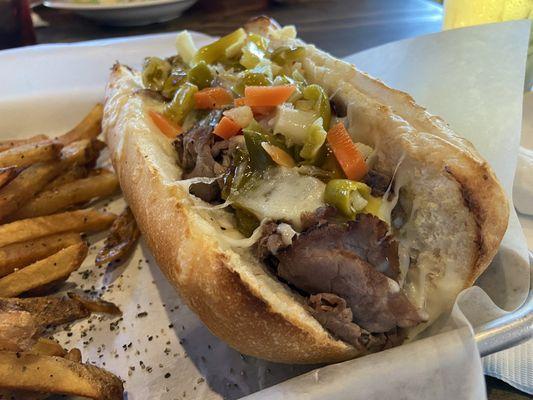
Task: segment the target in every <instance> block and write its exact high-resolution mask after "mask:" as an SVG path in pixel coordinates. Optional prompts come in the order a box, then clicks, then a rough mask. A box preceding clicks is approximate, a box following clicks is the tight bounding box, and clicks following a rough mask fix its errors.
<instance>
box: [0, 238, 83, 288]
mask: <svg viewBox="0 0 533 400" xmlns="http://www.w3.org/2000/svg"><path fill="white" fill-rule="evenodd" d="M87 250H88V248H87V245H86V244H85V243H80V244H74V245H72V246H69V247H67V248H65V249H63V250H60V251H58V252H57V253H55V254H53V255H51V256H50V257H47V258H45V259H43V260H40V261H37V262H35V263H33V264H31V265H28V266H27V267H25V268H23V269H20V270H18V271H16V272H13V273H12V274H9V275H7V276H4V277H3V278H1V279H0V297H15V296H18V295H19V294H21V293H24V292H27V291H29V290H35V289H37V288H40V287H42V286H44V285H48V284H50V283H53V282H58V281H62V280H65V279H67V278H68V277H69V276H70V274H71V273H72V272H73V271H75V270H77V269H78V268H79V267H80V265H81V263H82V262H83V260H84V259H85V257H86V256H87Z"/></svg>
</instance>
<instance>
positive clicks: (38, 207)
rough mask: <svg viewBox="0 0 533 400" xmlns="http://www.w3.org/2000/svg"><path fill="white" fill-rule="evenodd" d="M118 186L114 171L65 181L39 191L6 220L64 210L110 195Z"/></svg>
mask: <svg viewBox="0 0 533 400" xmlns="http://www.w3.org/2000/svg"><path fill="white" fill-rule="evenodd" d="M118 188H119V185H118V180H117V177H116V176H115V174H114V173H112V172H110V171H107V170H103V171H101V173H100V174H98V175H94V176H89V177H88V178H84V179H78V180H76V181H73V182H70V183H65V184H64V185H62V186H59V187H57V188H55V189H52V190H47V191H44V192H41V193H39V194H38V195H37V197H35V198H33V199H32V200H30V201H29V202H28V203H26V204H25V205H24V206H23V207H22V208H20V209H19V210H18V211H17V212H15V213H14V214H13V215H11V216H10V217H9V218H8V220H11V221H13V220H17V219H22V218H31V217H40V216H42V215H49V214H53V213H56V212H59V211H64V210H66V209H68V208H69V207H71V206H74V205H76V204H83V203H86V202H88V201H89V200H92V199H94V198H103V197H107V196H110V195H112V194H113V193H114V192H116V191H117V189H118Z"/></svg>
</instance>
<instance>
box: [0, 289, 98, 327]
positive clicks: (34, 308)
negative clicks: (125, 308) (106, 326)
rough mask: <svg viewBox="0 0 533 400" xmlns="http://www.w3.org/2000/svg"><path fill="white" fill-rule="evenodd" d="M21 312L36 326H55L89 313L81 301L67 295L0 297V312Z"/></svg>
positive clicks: (86, 315)
mask: <svg viewBox="0 0 533 400" xmlns="http://www.w3.org/2000/svg"><path fill="white" fill-rule="evenodd" d="M8 312H19V313H20V312H22V313H27V314H28V315H29V316H30V317H31V318H32V323H33V324H34V325H35V326H38V327H49V326H57V325H61V324H64V323H67V322H72V321H75V320H77V319H81V318H85V317H88V316H89V315H90V311H89V310H88V309H87V307H85V306H84V305H83V304H82V303H81V301H79V300H76V299H72V298H70V297H67V296H42V297H27V298H0V313H8Z"/></svg>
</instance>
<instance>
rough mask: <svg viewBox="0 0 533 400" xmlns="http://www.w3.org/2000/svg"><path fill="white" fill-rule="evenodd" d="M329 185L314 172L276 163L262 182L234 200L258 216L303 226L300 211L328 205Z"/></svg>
mask: <svg viewBox="0 0 533 400" xmlns="http://www.w3.org/2000/svg"><path fill="white" fill-rule="evenodd" d="M325 187H326V185H325V183H324V182H322V181H321V180H319V179H317V178H314V177H312V176H305V175H300V174H299V173H298V172H297V171H296V169H295V168H285V167H275V168H270V169H269V170H268V171H266V172H265V174H264V176H263V178H262V179H261V181H260V182H259V184H257V185H254V187H253V188H251V189H249V190H246V191H245V193H243V194H242V195H241V196H239V197H238V198H237V199H235V200H234V203H235V204H236V205H239V206H240V207H243V208H246V209H247V210H248V211H250V212H251V213H253V214H254V215H255V216H256V217H257V218H258V219H259V220H263V219H270V220H274V221H278V220H281V221H285V222H288V223H290V224H291V225H292V226H293V227H294V228H295V229H296V230H300V229H301V214H302V213H303V212H313V211H315V210H316V209H317V208H319V207H322V206H324V205H325V203H324V189H325Z"/></svg>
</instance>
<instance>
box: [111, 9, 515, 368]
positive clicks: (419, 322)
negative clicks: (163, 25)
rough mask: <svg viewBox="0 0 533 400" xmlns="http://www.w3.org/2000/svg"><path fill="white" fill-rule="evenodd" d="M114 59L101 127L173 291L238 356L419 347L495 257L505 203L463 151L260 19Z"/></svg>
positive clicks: (309, 359)
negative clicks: (133, 64)
mask: <svg viewBox="0 0 533 400" xmlns="http://www.w3.org/2000/svg"><path fill="white" fill-rule="evenodd" d="M177 50H178V52H177V53H178V54H176V55H169V57H168V58H166V59H163V58H157V57H149V58H147V59H146V60H145V63H144V66H143V69H142V70H141V71H136V70H133V69H131V68H129V67H127V66H124V65H121V64H118V63H117V64H116V65H115V66H114V67H113V70H112V73H111V76H110V79H109V83H108V86H107V90H106V101H105V110H104V120H103V126H104V133H105V135H106V140H107V142H108V145H109V147H110V149H111V153H112V154H111V157H112V160H113V164H114V166H115V169H116V171H117V175H118V177H119V180H120V183H121V186H122V189H123V192H124V195H125V197H126V199H127V201H128V203H129V205H130V207H131V210H132V212H133V214H134V215H135V218H136V219H137V222H138V225H139V228H140V230H141V232H142V233H143V235H144V237H145V239H146V241H147V243H148V245H149V247H150V249H151V250H152V252H153V253H154V256H155V258H156V260H157V262H158V264H159V266H160V268H161V269H162V271H163V272H164V273H165V275H166V276H167V278H168V279H169V280H170V282H171V283H172V284H173V285H174V286H175V287H176V289H177V290H178V292H179V293H180V295H181V296H182V298H183V299H184V300H185V301H186V302H187V304H188V305H189V307H190V308H191V309H192V310H194V311H195V312H196V313H197V314H198V315H199V317H200V318H201V319H202V321H203V322H204V323H205V324H206V325H207V327H208V328H209V329H210V330H211V331H212V332H213V333H214V334H215V335H217V336H219V337H220V338H221V339H223V340H224V341H226V342H227V343H228V344H229V345H231V346H232V347H234V348H236V349H237V350H239V351H240V352H242V353H245V354H249V355H253V356H257V357H260V358H264V359H268V360H272V361H277V362H285V363H318V362H335V361H341V360H346V359H350V358H353V357H357V356H361V355H364V354H367V353H371V352H376V351H380V350H383V349H386V348H389V347H392V346H396V345H399V344H401V343H403V342H405V341H406V340H412V339H414V338H415V337H416V336H417V335H418V334H419V333H420V332H422V331H423V330H424V329H426V328H427V327H428V326H430V325H431V324H432V323H433V322H434V321H435V320H436V319H437V318H438V317H439V316H440V315H442V314H443V313H444V312H446V311H447V310H449V309H450V308H451V306H452V305H453V303H454V300H455V298H456V296H457V294H458V293H459V292H460V291H461V290H462V289H464V288H465V287H468V286H471V285H472V284H473V283H474V281H475V280H476V278H477V277H478V276H479V275H480V274H481V273H482V272H483V271H484V270H485V268H486V267H487V266H488V264H489V263H490V261H491V260H492V258H493V257H494V255H495V253H496V251H497V249H498V246H499V243H500V241H501V239H502V236H503V234H504V232H505V229H506V226H507V220H508V204H507V199H506V197H505V194H504V192H503V190H502V188H501V186H500V184H499V182H498V181H497V179H496V177H495V175H494V173H493V171H492V170H491V168H490V166H489V165H488V164H487V163H486V161H484V160H483V159H482V158H481V156H480V155H479V154H478V153H477V151H476V150H475V149H474V147H473V146H472V144H470V143H469V142H468V141H466V140H465V139H462V138H460V137H459V136H458V135H456V134H455V133H454V132H453V131H452V130H451V129H450V128H449V127H448V126H447V125H446V123H445V122H444V121H443V120H442V119H440V118H439V117H435V116H433V115H431V114H429V113H428V112H427V111H426V110H425V109H424V108H422V107H421V106H419V105H417V104H416V103H415V101H414V100H413V99H412V98H411V97H410V96H409V95H408V94H406V93H403V92H399V91H396V90H394V89H391V88H389V87H387V86H386V85H385V84H383V83H382V82H381V81H379V80H376V79H374V78H372V77H370V76H368V75H366V74H364V73H362V72H360V71H359V70H357V69H356V67H354V66H353V65H350V64H348V63H345V62H343V61H340V60H338V59H336V58H334V57H332V56H331V55H329V54H327V53H325V52H322V51H320V50H318V49H316V48H315V47H314V46H312V45H309V44H307V43H305V42H303V41H301V40H299V39H297V38H296V32H295V30H294V28H293V27H283V28H282V27H280V26H279V25H277V24H276V23H275V22H274V21H272V20H270V19H268V18H266V17H260V18H256V19H254V20H252V21H250V22H249V23H247V24H246V25H245V27H244V28H240V29H238V30H236V31H234V32H232V33H231V34H229V35H227V36H224V37H222V38H221V39H219V40H217V41H215V42H214V43H211V44H209V45H207V46H204V47H202V48H200V49H196V48H195V46H194V44H193V42H192V40H191V37H190V36H189V35H188V33H187V32H182V33H180V34H179V35H178V39H177Z"/></svg>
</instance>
